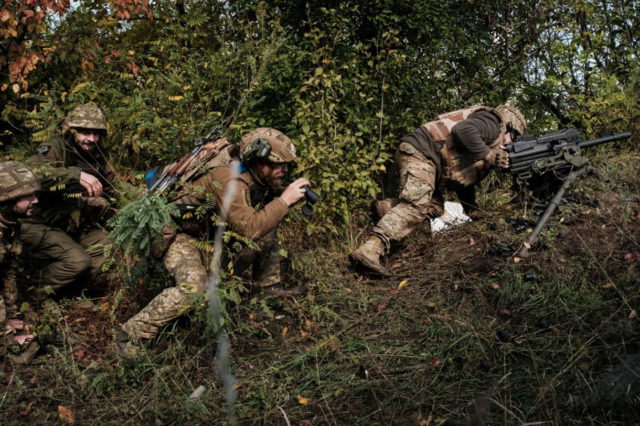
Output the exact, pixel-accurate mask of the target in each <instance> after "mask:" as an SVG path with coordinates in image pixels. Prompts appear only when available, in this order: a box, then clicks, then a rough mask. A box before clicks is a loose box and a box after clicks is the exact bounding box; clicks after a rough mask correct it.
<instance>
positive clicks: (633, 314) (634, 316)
mask: <svg viewBox="0 0 640 426" xmlns="http://www.w3.org/2000/svg"><path fill="white" fill-rule="evenodd" d="M636 318H638V312H636V310H635V309H632V310H631V312H629V319H636Z"/></svg>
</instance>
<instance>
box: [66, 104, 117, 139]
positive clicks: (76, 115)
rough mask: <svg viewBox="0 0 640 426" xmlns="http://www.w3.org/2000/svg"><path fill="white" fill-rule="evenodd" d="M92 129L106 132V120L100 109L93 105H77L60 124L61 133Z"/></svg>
mask: <svg viewBox="0 0 640 426" xmlns="http://www.w3.org/2000/svg"><path fill="white" fill-rule="evenodd" d="M74 128H79V129H93V130H101V131H103V132H105V133H106V132H107V119H106V118H105V116H104V113H103V112H102V110H101V109H100V108H98V107H97V106H96V105H94V104H82V105H78V106H77V107H75V108H74V109H72V110H71V111H69V113H68V114H67V117H66V118H65V119H64V122H63V123H62V133H66V132H68V131H69V130H70V129H74Z"/></svg>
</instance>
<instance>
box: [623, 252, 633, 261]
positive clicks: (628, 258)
mask: <svg viewBox="0 0 640 426" xmlns="http://www.w3.org/2000/svg"><path fill="white" fill-rule="evenodd" d="M624 260H626V261H627V263H631V262H633V253H627V254H625V255H624Z"/></svg>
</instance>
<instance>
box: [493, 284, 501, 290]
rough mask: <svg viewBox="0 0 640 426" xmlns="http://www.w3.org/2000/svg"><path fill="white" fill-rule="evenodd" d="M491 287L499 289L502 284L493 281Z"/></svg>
mask: <svg viewBox="0 0 640 426" xmlns="http://www.w3.org/2000/svg"><path fill="white" fill-rule="evenodd" d="M491 288H492V289H494V290H499V289H500V284H498V283H491Z"/></svg>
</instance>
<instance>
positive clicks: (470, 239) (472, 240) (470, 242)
mask: <svg viewBox="0 0 640 426" xmlns="http://www.w3.org/2000/svg"><path fill="white" fill-rule="evenodd" d="M469 245H470V246H475V245H476V240H474V239H473V238H471V237H469Z"/></svg>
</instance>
